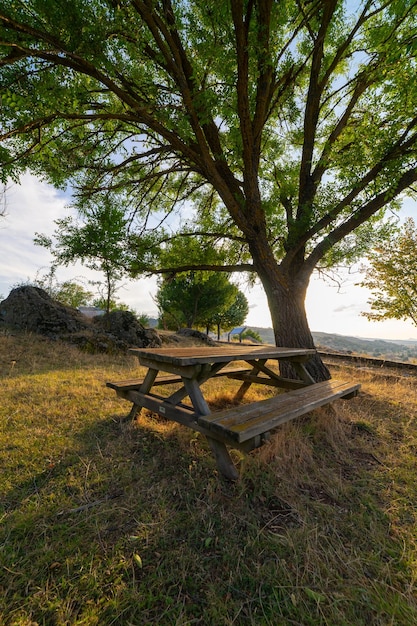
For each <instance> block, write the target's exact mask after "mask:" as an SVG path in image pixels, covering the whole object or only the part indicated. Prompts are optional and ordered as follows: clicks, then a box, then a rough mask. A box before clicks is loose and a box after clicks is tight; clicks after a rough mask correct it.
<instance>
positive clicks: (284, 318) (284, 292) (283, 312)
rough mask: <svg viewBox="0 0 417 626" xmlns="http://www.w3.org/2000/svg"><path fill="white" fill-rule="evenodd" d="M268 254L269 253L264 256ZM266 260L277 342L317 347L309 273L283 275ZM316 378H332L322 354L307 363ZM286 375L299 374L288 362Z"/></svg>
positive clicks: (263, 278)
mask: <svg viewBox="0 0 417 626" xmlns="http://www.w3.org/2000/svg"><path fill="white" fill-rule="evenodd" d="M264 258H265V257H264ZM268 265H269V264H265V263H264V264H263V267H262V269H261V270H260V271H258V273H259V276H260V278H261V281H262V284H263V286H264V289H265V292H266V296H267V299H268V304H269V310H270V313H271V319H272V326H273V329H274V337H275V344H276V345H277V346H284V347H288V348H315V345H314V339H313V336H312V334H311V331H310V328H309V325H308V321H307V315H306V310H305V297H306V293H307V287H308V282H309V276H307V277H305V278H303V279H301V278H300V274H298V275H297V274H296V273H295V271H293V272H291V273H290V272H288V273H286V274H285V275H283V274H282V273H281V271H280V268H279V266H278V265H275V267H274V266H273V264H270V267H269V271H268V270H267V268H268ZM306 368H307V370H308V372H309V373H310V374H311V376H312V377H313V378H314V380H315V381H317V382H319V381H323V380H329V378H331V375H330V372H329V370H328V369H327V367H326V366H325V365H324V363H323V361H322V360H321V358H320V356H319V355H318V354H316V355H314V356H313V358H312V359H310V360H309V361H308V363H307V364H306ZM281 373H282V374H283V375H284V376H288V377H291V378H298V376H297V375H296V373H295V371H294V370H293V368H292V367H291V365H288V364H282V366H281Z"/></svg>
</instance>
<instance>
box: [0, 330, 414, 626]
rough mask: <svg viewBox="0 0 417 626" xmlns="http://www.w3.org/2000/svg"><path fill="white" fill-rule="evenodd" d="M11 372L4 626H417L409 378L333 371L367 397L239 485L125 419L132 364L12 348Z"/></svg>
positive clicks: (4, 342)
mask: <svg viewBox="0 0 417 626" xmlns="http://www.w3.org/2000/svg"><path fill="white" fill-rule="evenodd" d="M0 364H1V368H2V380H1V398H2V402H1V408H0V429H1V430H0V450H1V452H0V472H1V476H2V480H1V484H0V516H1V527H0V624H2V625H3V624H4V625H5V626H6V625H7V626H9V625H10V626H11V625H13V626H29V625H30V626H35V625H49V624H51V625H59V626H61V625H75V624H77V625H88V626H90V625H94V624H97V625H103V624H104V625H106V626H107V625H111V624H126V625H127V626H128V625H143V624H158V625H165V624H166V625H171V624H172V625H176V626H177V625H181V626H183V625H184V626H185V625H191V624H201V625H204V626H206V625H213V626H222V625H232V624H236V625H241V624H242V625H244V624H256V625H271V626H272V625H273V626H279V625H281V624H282V625H287V624H288V625H293V624H294V625H303V626H307V625H314V626H315V625H321V624H323V625H328V626H339V625H340V626H342V625H343V626H345V625H349V626H350V625H354V626H361V625H364V626H365V625H366V626H369V625H370V624H372V625H374V624H375V625H388V624H392V625H404V626H410V625H411V624H414V623H417V599H416V576H417V553H416V537H417V534H416V521H417V507H416V502H417V487H416V475H417V472H416V470H417V459H416V452H417V420H416V417H417V393H416V386H417V384H416V383H417V381H416V379H415V378H412V377H404V376H397V377H385V376H383V375H382V374H381V373H377V374H375V373H373V372H367V371H360V370H357V371H355V370H349V371H347V370H345V371H344V370H343V366H341V371H337V372H336V366H335V368H334V369H335V377H339V378H347V379H353V380H358V381H359V382H361V383H362V385H363V391H362V393H361V395H360V397H359V398H357V399H354V400H352V401H350V402H339V403H337V404H336V405H335V408H334V409H333V408H328V409H323V410H321V411H317V412H315V413H314V414H313V415H312V416H308V417H306V418H303V419H299V420H297V421H295V422H293V423H291V424H287V425H285V426H283V427H282V428H281V429H280V430H279V431H278V432H277V434H276V435H275V436H274V437H273V438H272V440H271V442H269V443H268V444H267V445H265V446H264V447H263V448H261V449H260V450H259V451H258V452H255V453H252V454H251V455H250V456H248V457H242V455H241V454H240V453H237V452H236V453H235V452H233V455H234V459H235V460H236V463H237V464H238V466H239V469H240V474H241V476H240V479H239V481H238V482H237V483H236V484H234V485H232V484H228V483H227V482H224V481H223V480H222V479H221V478H219V476H218V474H217V471H216V466H215V462H214V460H213V458H212V456H211V454H210V451H209V448H208V446H207V444H206V442H205V440H204V438H203V437H201V436H200V435H199V434H197V433H195V432H193V431H191V430H189V429H186V428H184V427H181V426H177V425H175V424H172V423H167V422H165V421H163V420H160V419H158V418H156V417H155V416H152V415H149V414H148V415H142V416H141V417H140V419H139V420H138V422H137V423H135V424H126V423H123V422H122V421H121V418H122V417H123V416H124V415H125V414H126V413H127V412H128V411H129V408H130V407H129V405H128V403H125V402H123V401H122V400H119V399H117V397H116V395H115V394H114V392H113V391H112V390H110V389H107V388H106V387H105V385H104V383H105V381H106V380H109V379H117V378H129V377H131V376H132V375H134V373H137V372H138V368H136V362H135V361H134V360H133V359H131V358H128V357H118V356H103V355H101V356H94V355H85V354H82V353H80V352H78V351H77V350H76V349H75V348H71V347H69V346H66V345H64V344H60V343H58V342H53V343H52V342H48V341H45V340H41V339H39V338H37V337H35V336H25V335H17V336H15V337H13V336H10V335H3V336H1V337H0ZM232 385H233V383H232V382H231V381H230V382H229V381H227V382H225V381H224V380H222V381H221V383H219V381H218V380H216V381H213V386H212V388H208V391H207V393H208V395H209V397H210V398H211V399H212V401H213V402H214V403H215V404H216V406H217V405H218V403H219V395H221V394H226V396H227V393H228V391H230V390H231V389H232ZM229 395H230V393H229Z"/></svg>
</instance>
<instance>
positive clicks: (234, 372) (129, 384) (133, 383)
mask: <svg viewBox="0 0 417 626" xmlns="http://www.w3.org/2000/svg"><path fill="white" fill-rule="evenodd" d="M251 371H252V370H251V369H248V368H247V367H234V368H228V369H224V370H220V371H219V372H216V373H215V374H213V376H212V378H218V377H219V376H227V377H230V378H237V377H239V378H240V377H241V376H244V375H245V373H247V374H248V375H249V374H250V372H251ZM144 380H145V379H144V378H131V379H127V380H118V381H115V382H112V381H110V382H107V383H106V387H110V389H114V390H115V391H116V392H118V391H120V392H123V391H131V390H135V389H139V388H140V387H141V385H142V383H143V381H144ZM181 382H182V380H181V376H177V375H176V374H167V375H166V376H157V377H156V378H155V381H154V383H153V386H156V385H172V384H174V383H181Z"/></svg>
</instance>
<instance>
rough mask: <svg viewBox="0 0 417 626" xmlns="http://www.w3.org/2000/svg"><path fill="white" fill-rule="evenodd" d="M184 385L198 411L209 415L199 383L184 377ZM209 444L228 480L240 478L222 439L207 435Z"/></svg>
mask: <svg viewBox="0 0 417 626" xmlns="http://www.w3.org/2000/svg"><path fill="white" fill-rule="evenodd" d="M183 380H184V386H185V389H186V391H187V394H188V396H189V397H190V400H191V402H192V405H193V407H194V409H195V411H196V412H197V413H199V414H200V415H209V414H210V409H209V407H208V404H207V402H206V401H205V399H204V396H203V394H202V393H201V389H200V386H199V384H198V383H197V381H196V380H194V379H183ZM206 438H207V441H208V444H209V446H210V448H211V451H212V452H213V455H214V458H215V459H216V464H217V468H218V470H219V472H220V473H221V474H222V475H223V476H224V477H225V478H227V479H228V480H233V481H234V480H237V479H238V478H239V472H238V471H237V469H236V467H235V466H234V464H233V461H232V459H231V458H230V454H229V451H228V449H227V447H226V444H224V443H223V442H222V441H218V440H217V439H212V438H211V437H208V436H206Z"/></svg>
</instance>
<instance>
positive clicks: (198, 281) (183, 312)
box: [155, 272, 236, 329]
mask: <svg viewBox="0 0 417 626" xmlns="http://www.w3.org/2000/svg"><path fill="white" fill-rule="evenodd" d="M235 289H236V287H235V285H233V284H232V283H231V282H230V281H229V280H228V278H227V277H226V276H224V275H220V276H219V275H218V274H216V273H214V272H201V273H199V274H196V273H194V272H190V273H188V274H182V275H180V276H175V277H174V278H170V279H168V280H163V281H162V282H161V283H160V286H159V290H158V292H157V295H156V297H155V301H156V303H157V305H158V308H159V311H160V318H161V319H162V321H163V322H165V325H166V326H168V327H170V328H177V329H178V328H181V326H187V327H188V328H193V327H202V326H204V327H207V325H208V322H209V320H212V319H213V317H214V316H215V314H216V313H218V312H219V311H223V310H224V309H225V308H227V307H229V306H230V305H231V304H232V302H233V299H234V297H235Z"/></svg>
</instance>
